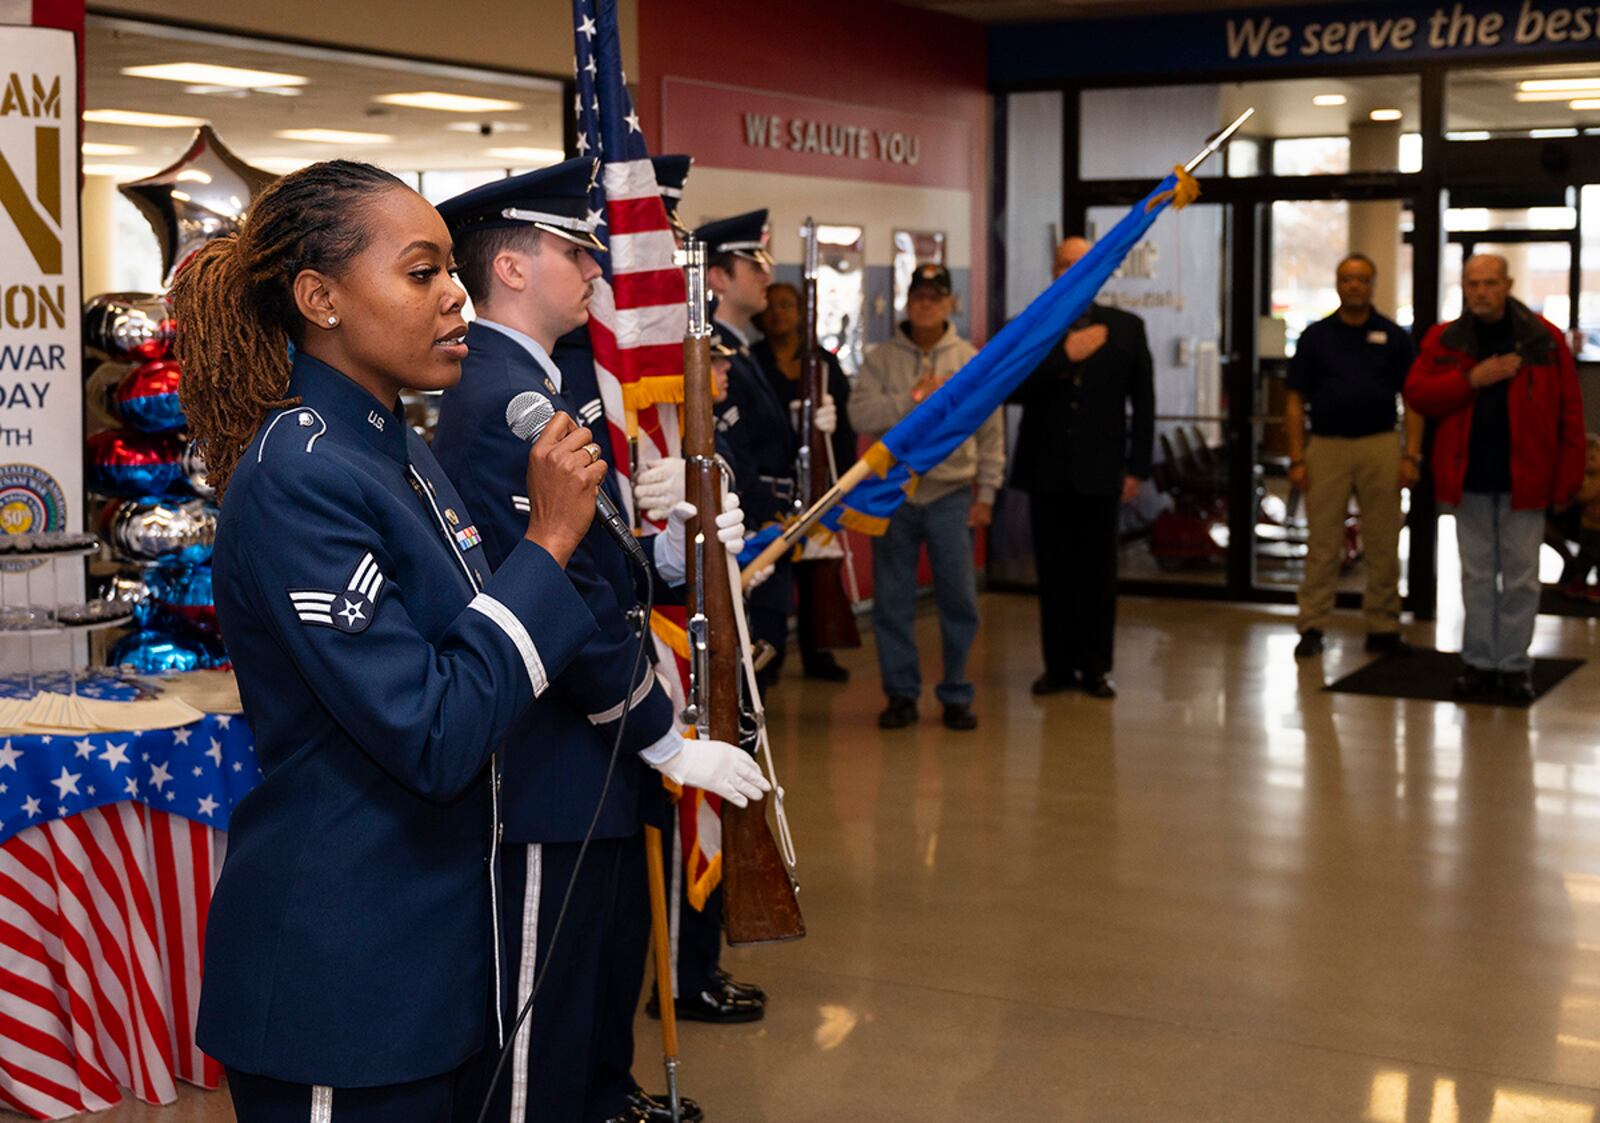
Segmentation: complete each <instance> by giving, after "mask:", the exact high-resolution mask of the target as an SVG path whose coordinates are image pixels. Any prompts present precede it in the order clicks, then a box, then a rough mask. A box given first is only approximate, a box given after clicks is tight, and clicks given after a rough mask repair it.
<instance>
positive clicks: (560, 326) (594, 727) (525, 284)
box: [434, 160, 765, 1123]
mask: <svg viewBox="0 0 1600 1123" xmlns="http://www.w3.org/2000/svg"><path fill="white" fill-rule="evenodd" d="M591 174H592V172H591V162H590V161H587V160H572V161H567V162H566V163H563V164H558V165H556V166H554V167H552V168H546V169H542V170H540V171H536V172H530V173H527V174H525V175H521V176H516V177H512V178H510V179H507V180H504V181H500V182H497V183H494V184H490V185H487V186H485V187H480V188H477V189H475V190H473V191H470V192H467V193H466V194H465V195H461V196H458V197H457V198H455V199H451V200H449V201H447V202H445V203H443V204H441V205H440V208H439V210H440V213H441V214H442V215H443V216H444V218H445V220H446V222H447V223H448V224H449V225H450V228H451V232H452V235H453V237H454V239H455V250H456V260H457V263H458V265H459V266H460V269H461V279H462V282H463V283H464V284H465V285H466V287H467V291H468V292H469V293H470V294H471V296H472V298H473V302H474V305H475V307H476V308H477V311H478V319H477V321H476V322H475V323H474V324H473V325H472V328H471V330H470V331H469V332H468V334H467V346H468V348H469V353H468V356H467V358H466V360H465V362H464V363H463V374H462V379H461V382H460V383H459V384H458V385H457V386H455V387H454V388H452V389H450V390H448V391H446V393H445V394H444V396H443V400H442V403H441V407H440V415H439V426H438V431H437V433H436V435H435V438H434V449H435V451H436V453H437V455H438V456H439V459H440V462H441V463H442V464H443V465H444V468H445V470H446V472H447V473H448V474H449V475H450V477H451V479H452V480H453V481H454V482H455V483H456V485H457V486H458V487H459V488H460V489H461V490H462V492H463V494H465V495H468V496H471V497H473V500H474V502H475V503H476V504H477V506H478V507H479V508H480V510H481V512H482V514H481V519H482V521H481V524H480V529H481V530H482V533H483V539H484V550H485V552H486V554H487V555H488V558H489V561H490V562H491V564H493V563H494V562H496V561H497V560H498V559H499V558H500V557H502V556H507V551H509V550H510V549H511V548H512V545H513V544H514V542H515V541H516V537H515V536H516V534H517V527H518V525H519V524H520V521H521V520H522V519H523V518H524V517H525V515H524V512H525V510H526V507H527V504H528V503H529V502H530V497H529V496H526V495H524V494H523V490H524V485H523V479H524V473H523V472H522V471H521V470H520V469H519V467H518V465H519V464H521V463H522V462H523V461H524V460H525V459H526V455H527V453H526V443H525V441H524V440H522V439H521V438H519V437H517V436H516V435H515V434H514V433H512V431H511V430H510V429H509V428H508V427H507V425H506V416H507V406H508V404H509V403H510V402H511V400H512V399H513V398H516V397H517V396H518V395H519V394H524V393H527V392H529V391H532V392H536V393H539V394H542V395H544V396H546V397H547V398H548V399H549V400H550V402H551V403H552V404H553V405H554V407H555V408H556V409H557V410H560V411H563V412H568V413H573V412H575V410H574V407H573V405H572V404H571V400H570V399H569V398H568V396H567V390H568V389H569V387H567V386H566V384H565V382H566V379H565V376H564V375H563V372H562V371H561V369H560V368H559V367H557V366H556V364H555V363H554V362H553V361H552V359H551V357H550V354H549V352H550V349H551V348H552V347H553V346H554V344H555V341H556V340H557V339H558V338H560V337H561V336H562V335H564V334H566V333H567V332H570V331H572V330H573V329H575V328H577V327H580V326H581V325H582V324H583V323H584V322H585V320H586V318H587V315H588V302H589V297H590V293H591V290H592V285H593V284H594V282H595V281H596V280H597V278H599V276H600V272H601V271H600V267H599V265H598V264H597V263H596V262H595V259H594V257H593V256H592V254H593V253H594V252H597V251H601V250H603V248H604V246H603V243H601V242H600V240H599V239H598V238H597V237H596V224H595V222H594V220H593V219H592V218H591V217H590V212H589V206H588V187H589V183H590V177H591ZM592 455H593V456H594V457H595V458H596V459H597V460H598V459H599V458H600V457H601V455H602V452H601V449H600V448H599V446H598V445H594V446H592ZM604 486H605V489H606V490H607V492H608V493H609V494H610V495H611V497H612V499H613V501H617V500H619V499H620V493H619V492H618V491H617V488H616V481H615V480H614V479H613V478H611V477H609V476H608V478H607V481H606V483H605V485H604ZM693 515H694V509H693V507H691V506H689V505H687V504H683V505H680V506H679V507H677V508H675V509H674V511H673V512H672V514H671V517H670V518H669V520H668V526H667V530H666V531H664V532H663V533H661V534H658V535H653V536H651V537H649V538H647V539H644V540H643V541H642V543H641V544H642V545H643V547H644V551H645V554H646V557H647V558H648V559H649V560H650V563H651V567H650V568H651V570H652V573H651V574H649V575H647V574H645V573H642V572H640V571H639V570H638V569H637V568H636V567H635V566H634V564H633V563H632V562H631V561H630V560H629V558H628V556H627V555H626V554H625V553H624V551H623V550H622V549H621V548H620V547H619V545H618V544H617V542H615V541H614V540H612V538H611V537H610V536H609V534H608V532H607V531H606V530H605V529H604V528H603V527H602V526H601V523H600V521H599V520H598V519H597V520H596V522H595V524H594V525H593V526H592V527H591V528H590V533H589V535H588V536H587V537H586V538H585V539H584V541H583V542H582V543H581V544H580V546H579V548H578V549H577V550H576V551H575V552H574V555H573V557H572V559H571V561H569V563H568V569H567V573H568V576H569V578H570V579H571V581H572V583H573V585H574V586H575V587H576V588H577V589H578V590H579V591H580V593H581V594H582V596H583V598H584V602H585V604H586V605H587V609H588V612H589V614H590V615H591V616H592V617H593V618H594V620H595V622H596V625H597V629H598V630H597V631H596V632H595V634H594V635H592V636H591V637H590V639H589V641H588V643H587V644H586V645H585V646H584V648H583V650H582V651H581V652H580V653H579V655H578V656H577V658H575V659H574V660H573V661H572V663H571V665H570V666H568V667H567V668H566V670H565V671H563V673H562V674H561V675H559V676H557V677H556V678H555V679H554V680H553V686H552V689H551V691H550V693H549V695H548V696H547V697H545V698H543V699H541V700H540V702H539V703H538V704H536V705H534V706H532V707H530V708H529V710H528V711H527V713H526V714H525V716H524V719H523V721H522V722H521V723H519V725H518V726H517V727H516V728H514V729H513V730H512V732H511V734H510V735H509V736H508V738H507V745H508V758H509V759H508V770H507V774H506V786H505V793H504V803H505V821H506V838H507V842H508V844H509V845H508V850H507V858H506V867H507V868H506V883H507V893H506V908H505V912H504V918H505V924H504V928H505V933H506V940H507V943H508V944H509V960H510V963H511V971H510V973H509V975H508V976H507V977H508V980H509V985H508V987H507V994H506V999H507V1002H508V1006H507V1014H508V1016H509V1015H510V1013H511V1012H512V1011H514V1010H516V1009H519V1008H520V1007H521V1006H522V1005H523V1004H524V1003H526V1002H527V1001H528V999H529V997H530V995H531V994H532V993H533V987H534V982H535V979H536V977H538V976H540V975H541V974H542V978H543V982H542V984H541V989H540V990H539V991H538V994H537V997H536V1000H535V1001H534V1005H533V1013H532V1016H531V1018H530V1019H529V1024H528V1026H527V1027H526V1028H525V1029H524V1030H523V1031H522V1033H521V1034H519V1035H517V1037H516V1040H515V1044H514V1046H513V1054H512V1061H511V1064H510V1080H509V1083H508V1084H506V1085H503V1086H502V1087H501V1088H500V1089H499V1091H498V1092H497V1096H496V1103H495V1107H494V1112H493V1114H492V1115H491V1118H494V1119H497V1120H505V1119H508V1118H509V1119H511V1120H513V1121H514V1123H525V1121H527V1120H556V1119H560V1120H581V1121H584V1123H589V1121H600V1120H628V1121H636V1120H655V1119H663V1118H668V1117H669V1116H668V1114H667V1113H666V1109H665V1107H664V1106H663V1104H662V1102H661V1101H659V1100H656V1099H655V1098H653V1097H650V1096H648V1095H646V1094H645V1093H644V1092H643V1091H642V1090H641V1089H640V1088H639V1086H638V1084H637V1083H636V1082H635V1081H634V1079H633V1076H632V1073H631V1068H632V1062H633V1034H632V1023H633V1017H634V1013H635V1009H636V1005H637V1000H638V994H639V990H640V987H641V985H642V982H643V974H644V963H645V956H646V950H647V946H648V940H649V914H648V896H647V889H646V876H645V863H644V853H643V841H642V836H641V831H642V827H643V824H645V823H647V822H653V823H657V824H663V823H664V822H665V815H666V810H667V809H666V805H665V800H664V796H663V789H662V786H661V783H660V778H659V777H658V776H656V775H655V774H654V773H653V772H652V771H651V769H655V770H656V771H658V772H661V773H663V774H665V775H668V776H670V777H672V778H673V779H674V780H676V781H678V782H680V783H691V784H694V785H695V786H700V787H706V788H708V789H709V790H714V791H718V792H719V793H720V794H724V795H726V796H728V797H729V798H733V799H735V800H736V801H741V800H745V799H747V798H760V795H761V792H762V790H764V786H765V781H764V780H763V779H762V778H761V776H760V773H759V769H757V768H756V766H755V764H754V761H753V760H751V758H750V757H749V756H748V754H745V753H744V752H743V751H741V750H740V749H738V748H736V747H734V746H731V745H727V744H724V743H722V742H717V741H704V742H696V741H685V740H684V738H683V737H682V735H681V734H680V733H679V732H678V731H677V729H676V728H675V726H674V720H673V718H674V715H673V712H672V705H671V702H670V701H669V700H668V696H667V693H666V691H665V690H664V689H663V688H662V687H661V685H660V684H659V682H658V681H657V679H656V676H655V671H654V667H653V665H652V664H651V662H650V661H649V660H648V659H640V658H638V655H637V653H638V651H639V647H640V644H641V642H642V639H643V637H642V636H641V629H642V628H643V627H644V626H645V622H644V619H643V611H642V605H641V600H642V599H644V596H643V593H644V589H645V586H644V582H645V581H646V580H652V579H653V580H655V581H656V582H657V583H658V584H661V585H674V584H681V583H682V581H683V575H684V565H685V558H684V550H685V545H684V527H685V525H686V523H687V522H688V520H689V519H690V518H692V517H693ZM717 533H718V536H719V538H721V539H723V540H724V542H725V544H726V543H729V542H731V543H733V548H737V546H738V544H741V543H742V541H743V523H742V520H741V519H740V518H739V515H738V513H737V511H736V510H735V511H733V512H730V513H728V514H725V515H724V516H723V518H722V520H720V521H719V526H718V528H717ZM635 668H637V670H636V669H635ZM630 676H633V677H630ZM624 717H626V722H625V723H624ZM619 731H620V733H619ZM619 735H620V738H621V739H620V742H619ZM523 743H527V744H529V745H537V746H539V751H536V752H518V751H517V748H518V747H519V746H520V745H521V744H523ZM614 752H615V753H616V754H617V755H616V756H615V758H614V757H613V754H614ZM608 777H609V778H608ZM586 837H588V838H589V839H590V842H589V847H588V850H587V852H586V854H585V856H584V858H583V861H582V864H581V865H579V864H578V861H577V860H578V856H579V853H580V850H581V849H582V846H583V843H584V840H585V838H586ZM569 885H570V887H571V888H570V892H571V897H570V903H569V904H568V906H567V915H566V918H565V920H564V921H562V924H563V927H562V928H561V929H560V931H559V932H557V931H556V922H557V918H558V916H559V914H560V912H561V907H562V901H563V899H564V897H565V896H566V894H567V893H568V891H569ZM697 1113H698V1108H695V1109H694V1110H693V1111H692V1112H691V1113H690V1115H691V1117H693V1116H694V1115H696V1114H697Z"/></svg>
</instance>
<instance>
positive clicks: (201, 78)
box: [122, 62, 306, 90]
mask: <svg viewBox="0 0 1600 1123" xmlns="http://www.w3.org/2000/svg"><path fill="white" fill-rule="evenodd" d="M122 72H123V73H124V74H126V75H128V77H130V78H159V79H161V80H162V81H164V82H187V83H189V84H190V85H194V86H228V87H230V88H232V89H236V90H259V89H262V88H263V87H266V86H303V85H305V84H306V78H305V76H304V75H300V74H281V73H279V72H278V71H275V70H245V69H242V68H240V67H237V66H216V65H213V64H212V63H209V62H163V63H159V64H156V65H153V66H125V67H123V68H122Z"/></svg>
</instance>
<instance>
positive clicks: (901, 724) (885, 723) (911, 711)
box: [878, 698, 917, 729]
mask: <svg viewBox="0 0 1600 1123" xmlns="http://www.w3.org/2000/svg"><path fill="white" fill-rule="evenodd" d="M916 720H917V700H916V699H915V698H890V699H889V705H888V706H886V707H885V708H884V711H883V713H881V714H879V715H878V728H879V729H904V728H905V727H906V726H908V725H911V724H913V723H914V722H915V721H916Z"/></svg>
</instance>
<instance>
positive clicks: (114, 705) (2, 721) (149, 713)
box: [0, 690, 205, 735]
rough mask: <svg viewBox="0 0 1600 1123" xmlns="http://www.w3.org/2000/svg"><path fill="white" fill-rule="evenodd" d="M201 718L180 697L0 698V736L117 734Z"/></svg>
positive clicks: (171, 726) (46, 695) (48, 695)
mask: <svg viewBox="0 0 1600 1123" xmlns="http://www.w3.org/2000/svg"><path fill="white" fill-rule="evenodd" d="M203 717H205V714H203V713H202V712H201V711H199V710H197V709H195V708H194V707H193V706H191V705H190V704H189V703H187V702H185V701H184V700H183V699H181V698H176V697H171V696H164V697H160V698H142V699H140V700H138V701H135V702H108V701H105V700H104V699H101V698H83V697H74V696H69V695H66V694H56V693H53V692H51V691H48V690H46V691H42V692H41V693H39V694H35V695H34V696H33V697H32V698H27V699H23V698H0V733H10V734H24V735H25V734H30V733H32V734H70V733H117V732H121V731H123V730H135V729H175V728H177V727H178V726H181V725H190V724H193V723H194V722H197V721H199V720H200V719H201V718H203Z"/></svg>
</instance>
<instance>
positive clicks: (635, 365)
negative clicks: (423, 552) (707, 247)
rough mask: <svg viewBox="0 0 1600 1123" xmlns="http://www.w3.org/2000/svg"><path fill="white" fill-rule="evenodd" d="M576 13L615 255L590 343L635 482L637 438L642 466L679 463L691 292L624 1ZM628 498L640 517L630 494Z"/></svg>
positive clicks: (580, 7) (577, 2) (599, 190)
mask: <svg viewBox="0 0 1600 1123" xmlns="http://www.w3.org/2000/svg"><path fill="white" fill-rule="evenodd" d="M572 15H573V32H574V41H575V45H576V51H575V54H574V64H575V66H576V71H577V86H578V93H577V102H576V105H575V106H574V110H575V112H576V114H577V123H578V129H577V133H578V139H577V146H578V154H579V155H580V156H590V157H593V158H596V159H598V160H599V161H600V165H599V169H598V174H597V175H596V176H595V179H594V184H593V186H592V187H591V188H590V191H589V209H590V211H591V212H592V215H591V217H593V218H595V219H596V220H597V221H598V222H599V223H600V227H599V231H598V233H599V234H600V236H601V240H602V241H604V242H605V243H606V244H607V246H608V247H609V250H610V252H609V253H605V254H600V255H598V256H599V258H600V266H601V269H602V270H603V276H602V277H601V278H600V279H599V280H598V281H596V282H595V291H594V298H593V299H592V300H591V301H590V304H589V338H590V342H591V343H592V344H593V346H594V363H595V376H596V379H597V380H598V382H599V384H600V397H601V400H602V401H603V402H604V403H605V409H606V424H607V428H608V429H609V431H610V434H611V441H612V448H613V450H615V452H616V456H615V457H614V463H616V464H617V465H619V470H621V471H623V473H624V475H626V474H627V472H626V469H623V468H622V467H621V466H623V465H628V464H629V463H630V461H629V456H628V451H629V437H630V436H631V435H633V433H635V432H637V435H638V441H639V460H640V462H641V463H647V462H649V461H651V460H655V459H658V458H660V457H664V456H677V455H679V448H680V443H679V439H678V420H677V409H676V403H678V402H681V401H683V336H684V331H685V329H686V328H687V326H688V308H687V306H686V303H685V302H686V301H687V299H688V290H687V287H686V286H685V284H684V279H683V271H682V270H681V269H680V268H679V267H678V265H677V264H676V263H675V262H674V260H673V253H674V250H675V249H676V244H675V243H674V241H673V236H672V228H671V226H670V225H668V223H667V209H666V207H665V206H664V205H663V204H662V202H661V194H660V189H659V187H658V186H657V184H656V176H655V171H654V170H653V169H652V168H651V166H650V153H649V152H648V150H646V148H645V143H644V133H643V132H642V131H641V129H640V125H639V115H638V113H637V112H635V111H634V107H633V99H632V98H631V97H629V96H628V86H627V76H626V75H625V74H624V73H623V72H622V53H621V44H620V41H619V37H618V32H617V6H616V0H573V3H572ZM623 494H624V498H625V499H626V501H627V502H628V504H629V510H630V511H631V510H632V502H633V497H632V495H631V494H629V489H628V488H624V489H623Z"/></svg>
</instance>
